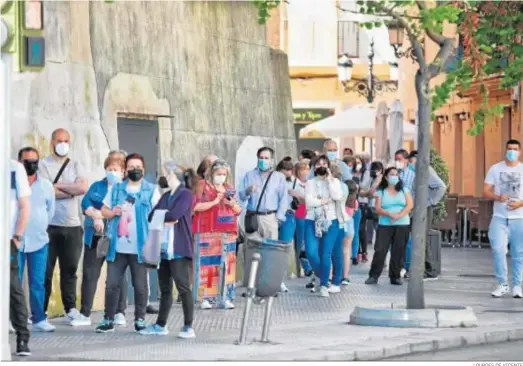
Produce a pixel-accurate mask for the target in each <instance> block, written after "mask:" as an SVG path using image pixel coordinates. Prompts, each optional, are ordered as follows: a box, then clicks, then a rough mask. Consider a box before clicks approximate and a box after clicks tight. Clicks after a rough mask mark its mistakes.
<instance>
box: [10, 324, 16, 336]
mask: <svg viewBox="0 0 523 366" xmlns="http://www.w3.org/2000/svg"><path fill="white" fill-rule="evenodd" d="M14 332H15V328H13V323H11V322H9V334H13V333H14Z"/></svg>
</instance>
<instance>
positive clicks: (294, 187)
mask: <svg viewBox="0 0 523 366" xmlns="http://www.w3.org/2000/svg"><path fill="white" fill-rule="evenodd" d="M297 181H298V178H294V184H293V185H292V189H293V190H294V189H296V182H297Z"/></svg>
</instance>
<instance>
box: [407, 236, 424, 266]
mask: <svg viewBox="0 0 523 366" xmlns="http://www.w3.org/2000/svg"><path fill="white" fill-rule="evenodd" d="M427 245H428V243H427ZM411 251H412V235H409V241H408V242H407V247H406V248H405V263H404V264H403V268H405V269H406V270H407V271H408V270H409V268H410V252H411Z"/></svg>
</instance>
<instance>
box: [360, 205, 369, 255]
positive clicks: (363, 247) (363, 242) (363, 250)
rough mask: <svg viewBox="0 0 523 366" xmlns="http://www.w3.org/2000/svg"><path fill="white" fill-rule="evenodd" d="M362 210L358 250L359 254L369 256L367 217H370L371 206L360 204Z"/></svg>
mask: <svg viewBox="0 0 523 366" xmlns="http://www.w3.org/2000/svg"><path fill="white" fill-rule="evenodd" d="M360 208H361V221H360V227H359V228H358V231H359V238H360V249H359V250H358V253H359V254H367V244H368V241H367V217H368V215H369V212H368V210H369V206H368V204H366V203H362V204H360Z"/></svg>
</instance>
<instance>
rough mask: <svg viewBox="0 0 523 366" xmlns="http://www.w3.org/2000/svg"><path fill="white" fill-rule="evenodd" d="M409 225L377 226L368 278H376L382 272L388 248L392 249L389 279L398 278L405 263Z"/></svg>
mask: <svg viewBox="0 0 523 366" xmlns="http://www.w3.org/2000/svg"><path fill="white" fill-rule="evenodd" d="M409 234H410V229H409V225H402V226H401V225H397V226H383V225H378V230H377V232H376V244H375V246H374V256H373V257H372V264H371V267H370V272H369V276H370V277H376V278H378V277H379V276H380V275H381V272H382V271H383V265H384V264H385V259H386V257H387V252H388V251H389V248H390V247H392V251H391V255H390V263H389V277H390V278H391V279H393V278H394V279H396V278H400V271H401V269H402V268H403V263H404V262H405V248H406V247H407V241H408V240H409Z"/></svg>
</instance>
